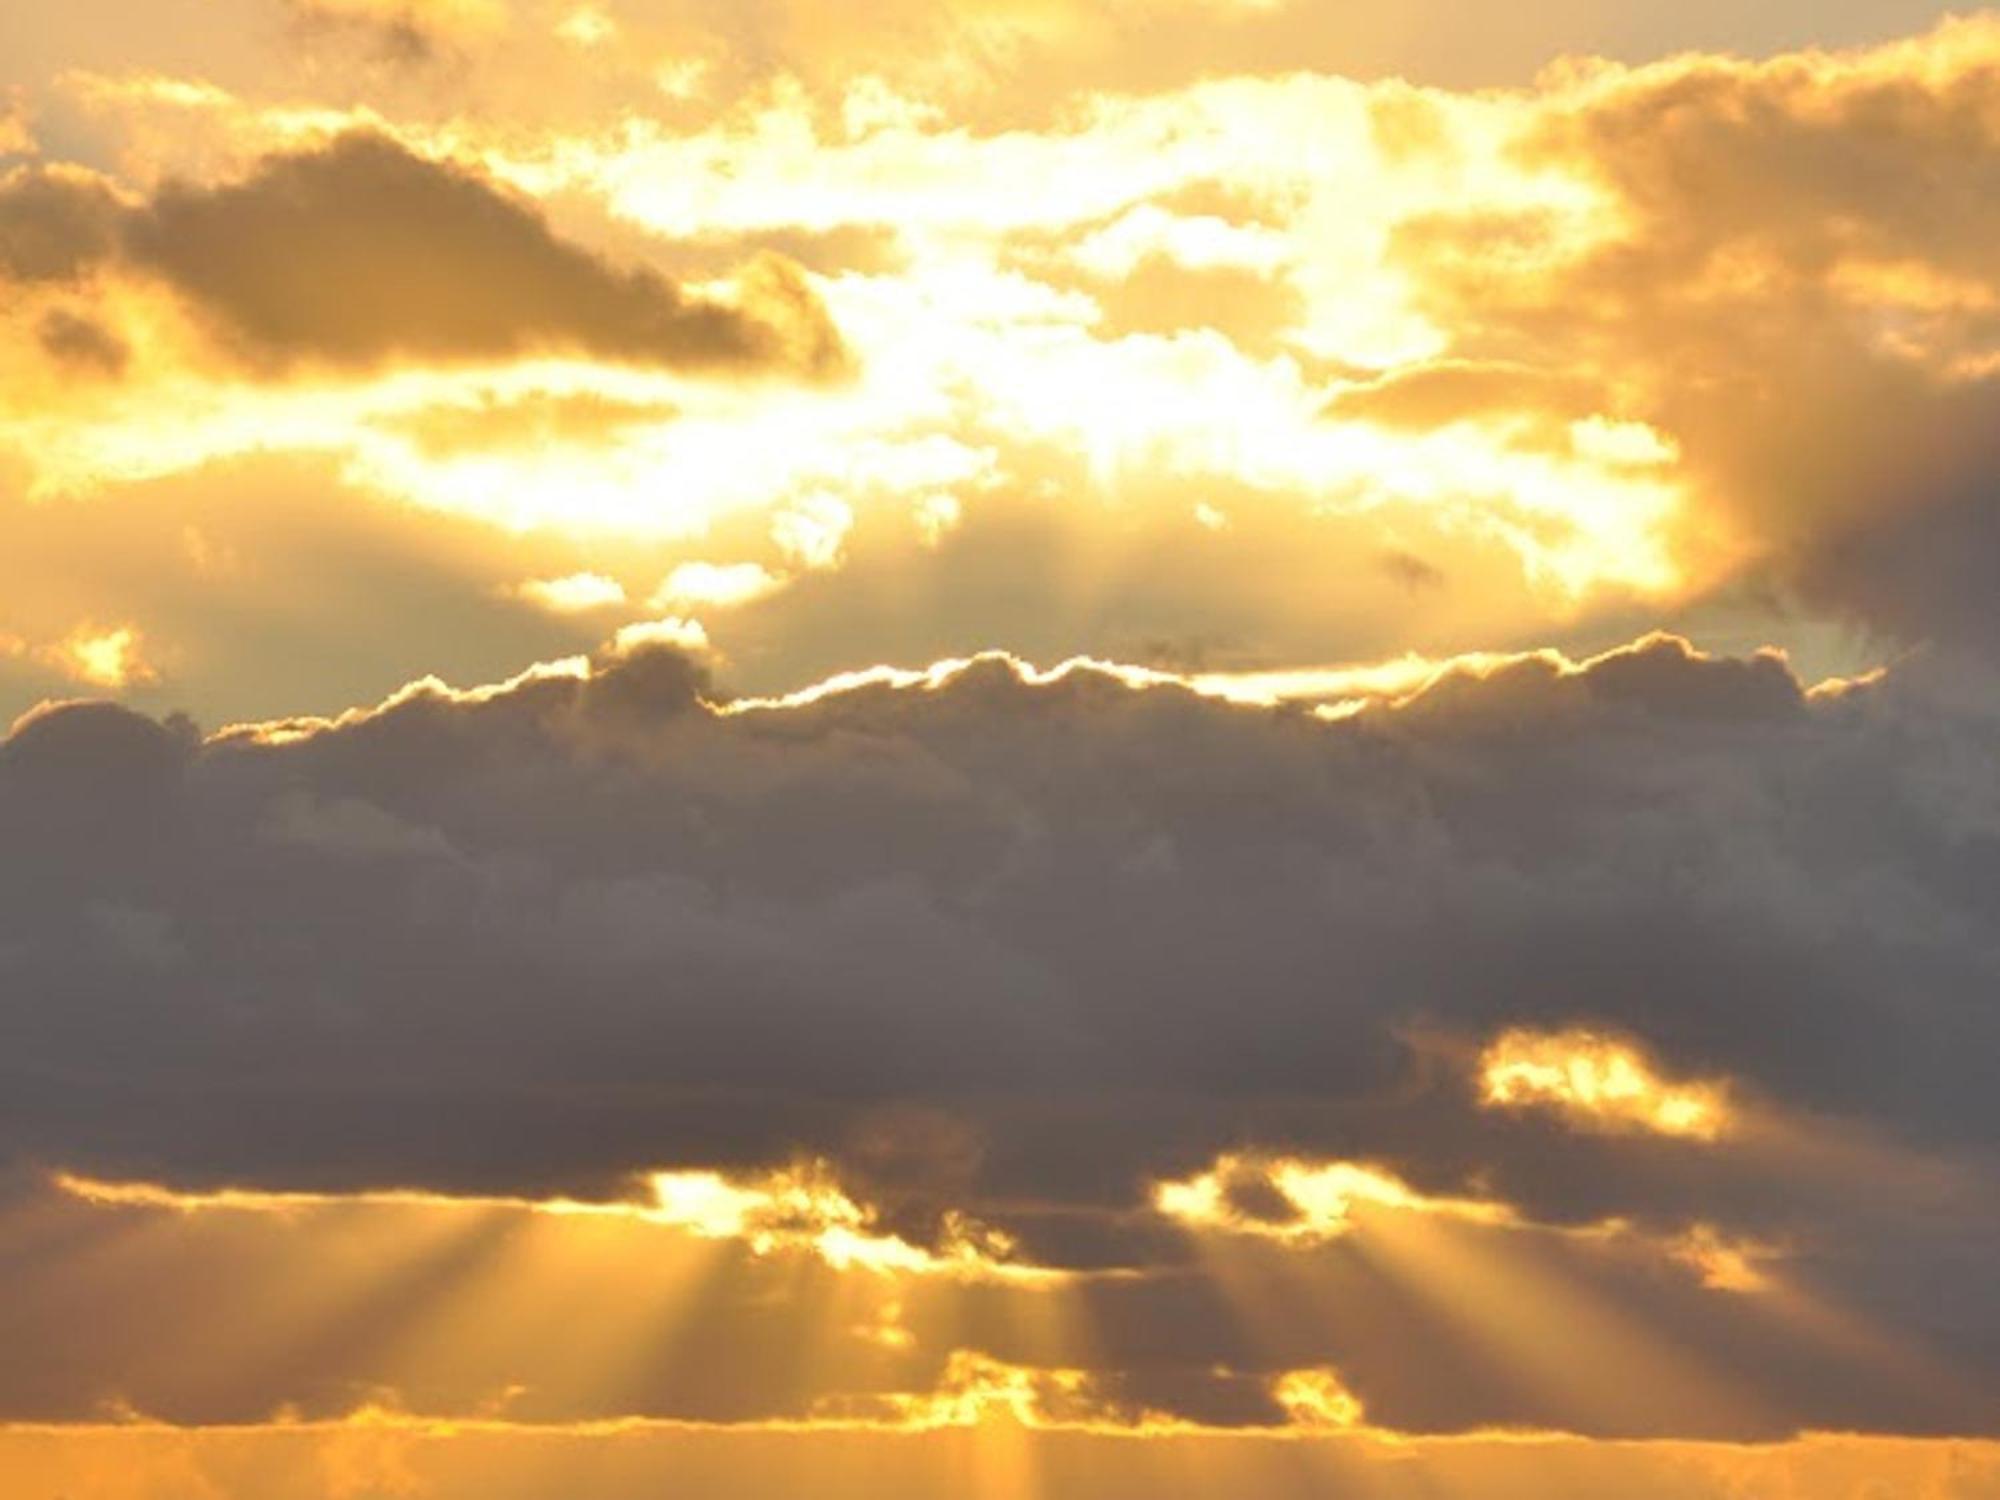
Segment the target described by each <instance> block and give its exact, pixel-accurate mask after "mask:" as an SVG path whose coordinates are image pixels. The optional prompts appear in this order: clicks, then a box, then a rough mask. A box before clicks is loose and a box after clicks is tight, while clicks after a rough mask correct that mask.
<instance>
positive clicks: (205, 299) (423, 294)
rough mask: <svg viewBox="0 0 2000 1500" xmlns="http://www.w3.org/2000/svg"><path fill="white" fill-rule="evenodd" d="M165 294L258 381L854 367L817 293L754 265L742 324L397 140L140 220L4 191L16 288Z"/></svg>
mask: <svg viewBox="0 0 2000 1500" xmlns="http://www.w3.org/2000/svg"><path fill="white" fill-rule="evenodd" d="M113 263H116V264H117V265H120V266H123V267H125V268H128V269H132V270H137V271H140V272H144V273H147V274H151V275H154V276H157V277H159V278H160V279H162V280H164V281H165V282H166V283H168V284H169V285H171V286H172V287H173V288H174V289H175V290H176V291H177V292H179V293H180V294H181V295H183V296H184V297H186V298H187V299H188V300H189V301H190V302H191V303H192V304H193V305H194V306H195V307H196V308H197V309H199V310H200V311H201V312H202V313H203V314H204V315H205V316H206V317H207V318H208V319H209V321H210V322H211V323H212V324H213V325H214V327H215V329H216V331H217V333H218V335H219V336H220V338H221V340H222V341H223V342H224V344H225V345H227V346H228V347H230V348H232V349H233V350H234V351H236V352H237V353H238V354H240V355H241V356H243V357H245V358H247V359H249V360H250V361H252V362H253V363H256V364H260V365H266V366H272V367H285V366H290V365H293V364H297V363H301V362H305V363H324V364H333V365H343V366H364V367H365V366H372V365H378V364H382V363H385V362H388V361H392V360H397V359H403V360H425V359H432V360H436V359H444V360H499V359H508V358H514V357H518V356H522V355H529V354H536V353H551V352H574V353H583V354H590V355H594V356H597V357H598V358H602V359H607V360H615V361H627V362H631V363H635V364H648V365H664V366H675V367H694V368H707V369H717V370H743V371H752V370H761V369H782V370H790V371H794V372H796V373H802V374H809V375H827V374H830V373H833V372H835V371H837V370H838V369H840V368H841V367H842V366H843V365H844V363H845V361H846V358H847V356H846V351H845V349H844V347H843V345H842V343H841V340H840V337H839V334H838V333H837V331H836V330H835V329H834V328H833V325H832V323H831V322H830V321H829V320H828V318H827V315H826V312H825V309H824V308H823V307H822V306H821V305H820V303H819V301H818V299H817V298H816V297H815V296H814V294H813V293H812V291H811V289H810V287H809V286H808V285H807V284H806V282H805V280H804V278H803V277H802V275H801V274H800V273H799V272H798V271H797V270H796V269H795V268H793V267H791V266H789V265H788V264H787V263H784V262H782V261H779V260H777V259H776V258H775V257H772V258H768V259H766V260H763V261H760V262H756V263H753V264H752V265H751V266H750V267H749V268H748V269H747V271H746V272H745V274H744V278H743V286H744V293H743V297H742V299H741V305H725V304H723V303H720V302H715V301H708V300H702V299H698V298H693V297H689V296H687V295H686V294H685V293H683V292H682V291H681V290H680V288H679V287H677V286H676V285H675V284H674V283H673V282H671V281H669V280H668V279H667V278H665V277H664V276H662V275H660V274H659V273H657V272H655V271H653V270H650V269H647V268H643V267H618V266H613V265H611V264H609V263H608V262H606V261H604V260H601V259H599V258H598V257H596V256H594V255H593V254H591V253H590V252H589V251H587V250H585V249H582V248H581V247H579V246H577V245H575V244H573V243H571V242H569V241H567V240H564V239H562V238H560V237H559V236H558V235H557V234H556V233H555V231H554V230H553V229H552V228H551V227H550V226H549V224H548V222H547V220H546V219H544V218H543V217H542V215H541V214H540V213H539V212H538V211H537V210H536V209H535V208H534V206H533V205H531V204H530V203H528V202H526V201H525V200H523V199H521V198H518V197H516V196H515V195H513V194H510V193H508V192H505V191H503V190H502V189H501V188H499V187H498V186H496V185H495V184H493V183H492V182H489V181H488V180H486V179H485V178H484V177H481V176H479V175H477V174H476V173H473V172H471V171H469V170H466V169H463V168H460V167H457V166H454V165H451V164H449V163H445V162H439V161H433V160H430V159H428V158H425V157H422V156H418V155H415V154H413V153H412V152H410V151H408V150H407V149H405V148H404V147H403V146H401V145H399V144H398V143H396V142H394V141H392V140H390V139H388V138H387V137H385V136H380V135H371V134H366V133H357V134H350V135H346V136H342V137H341V138H339V139H338V140H335V141H334V142H332V143H331V144H329V145H327V146H325V147H324V148H320V149H313V150H305V151H299V152H293V153H287V154H280V155H275V156H272V157H268V158H266V159H265V160H264V161H263V162H262V163H261V164H260V165H259V166H258V167H257V169H256V170H255V171H254V172H252V173H251V175H250V176H248V177H246V178H244V179H243V180H241V181H238V182H233V183H226V184H222V185H219V186H197V185H193V184H189V183H178V182H176V183H168V184H167V185H166V186H164V187H162V188H161V189H160V190H159V191H158V192H157V193H156V194H155V195H154V196H153V198H152V199H151V200H150V201H149V202H146V203H144V204H143V205H140V206H138V207H135V208H124V207H122V206H121V205H120V204H119V203H118V202H117V200H116V199H115V198H114V197H113V196H112V195H111V194H110V192H109V191H108V190H107V189H106V188H105V187H104V186H103V185H102V184H100V183H98V182H96V181H94V180H92V179H89V178H87V177H82V176H75V177H72V176H65V175H61V174H58V173H53V172H46V171H44V172H24V173H17V174H16V175H15V176H14V177H13V178H11V179H9V180H8V182H7V183H6V184H5V185H4V187H0V271H4V272H6V273H7V274H9V275H12V276H13V277H15V278H16V279H20V280H25V281H73V280H75V279H77V278H79V277H81V276H83V275H84V274H86V273H87V272H90V271H91V270H93V269H96V268H99V267H102V266H106V265H109V264H113Z"/></svg>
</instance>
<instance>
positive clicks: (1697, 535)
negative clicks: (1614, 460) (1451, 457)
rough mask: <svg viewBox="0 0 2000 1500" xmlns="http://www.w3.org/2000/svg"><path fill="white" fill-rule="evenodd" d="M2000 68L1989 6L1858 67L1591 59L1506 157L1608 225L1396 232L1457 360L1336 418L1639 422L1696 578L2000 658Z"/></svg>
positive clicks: (1376, 390)
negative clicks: (1992, 588) (1553, 181)
mask: <svg viewBox="0 0 2000 1500" xmlns="http://www.w3.org/2000/svg"><path fill="white" fill-rule="evenodd" d="M1996 69H2000V28H1996V26H1995V25H1994V23H1993V22H1992V20H1991V18H1986V17H1981V18H1971V19H1966V20H1962V21H1957V22H1952V23H1947V24H1945V25H1943V26H1941V27H1939V28H1938V29H1937V30H1935V31H1933V32H1931V33H1929V34H1928V35H1925V36H1923V37H1919V38H1915V39H1912V40H1908V41H1902V42H1896V43H1891V44H1887V45H1883V46H1880V47H1877V48H1873V49H1868V50H1861V51H1855V52H1849V53H1831V54H1829V53H1801V54H1794V55H1788V56H1784V57H1780V58H1776V59H1772V60H1770V61H1767V62H1747V61H1741V60H1736V59H1727V58H1719V57H1706V56H1696V57H1687V58H1680V59H1674V60H1671V61H1667V62H1662V63H1657V64H1654V65H1651V66H1648V67H1643V68H1636V69H1619V68H1610V67H1602V68H1597V69H1581V70H1578V71H1577V72H1576V73H1575V74H1574V75H1573V78H1572V80H1571V82H1570V83H1569V85H1568V86H1567V87H1564V88H1558V89H1557V90H1555V91H1554V92H1553V93H1552V94H1551V95H1550V96H1549V97H1548V98H1547V100H1546V102H1545V103H1544V104H1542V105H1541V106H1539V107H1537V108H1536V109H1535V110H1534V111H1533V113H1532V115H1531V117H1530V123H1528V124H1527V125H1526V126H1525V128H1524V129H1523V130H1522V132H1521V134H1520V136H1519V142H1518V149H1519V151H1520V152H1521V154H1522V158H1523V159H1524V160H1525V161H1527V162H1530V163H1533V164H1535V165H1537V166H1540V167H1543V168H1546V169H1551V170H1554V171H1556V172H1559V173H1562V174H1565V175H1568V176H1572V177H1574V178H1575V179H1577V180H1579V181H1580V182H1582V183H1585V184H1588V185H1589V187H1590V189H1591V190H1592V191H1594V192H1595V193H1598V194H1600V195H1602V200H1603V201H1602V206H1601V208H1600V210H1599V211H1598V212H1597V213H1595V214H1594V215H1593V216H1591V217H1590V218H1589V219H1588V220H1587V221H1585V223H1584V225H1583V226H1582V229H1581V231H1579V226H1578V225H1577V224H1576V223H1575V222H1572V221H1568V220H1565V219H1563V218H1562V217H1561V216H1552V215H1548V214H1540V215H1538V214H1536V213H1534V212H1531V211H1519V212H1512V213H1509V212H1505V211H1495V210H1494V209H1493V208H1491V207H1489V206H1486V205H1480V206H1478V207H1475V208H1470V209H1468V210H1467V211H1464V212H1455V211H1446V212H1443V213H1439V214H1428V215H1423V216H1419V217H1418V218H1414V219H1412V220H1410V221H1407V222H1405V223H1404V224H1403V225H1402V226H1400V227H1399V229H1398V230H1397V232H1396V241H1395V243H1396V249H1395V250H1394V251H1393V252H1392V258H1393V259H1395V260H1397V261H1399V262H1400V263H1401V264H1402V265H1404V266H1405V268H1406V269H1407V270H1408V272H1409V273H1410V274H1411V276H1412V279H1413V280H1412V284H1413V286H1414V287H1415V288H1416V291H1417V298H1418V303H1419V305H1420V306H1421V307H1423V308H1424V309H1425V311H1426V313H1427V315H1428V316H1429V317H1431V318H1432V319H1433V321H1434V322H1435V323H1436V325H1437V326H1438V327H1439V328H1440V329H1441V330H1444V331H1445V332H1446V334H1447V337H1448V349H1447V351H1446V353H1445V357H1444V358H1443V359H1441V360H1439V361H1438V362H1436V363H1434V364H1432V365H1430V366H1428V367H1423V368H1416V369H1409V370H1404V371H1400V372H1397V373H1395V374H1393V375H1391V376H1388V377H1386V378H1384V379H1383V380H1380V381H1378V382H1376V383H1374V384H1373V385H1370V386H1367V387H1361V388H1357V389H1354V390H1351V391H1349V392H1347V393H1345V394H1343V395H1342V396H1341V397H1339V398H1338V399H1337V401H1336V409H1337V410H1341V411H1343V412H1346V413H1349V414H1352V415H1360V416H1365V417H1367V418H1369V419H1370V420H1377V421H1384V422H1389V423H1392V424H1395V423H1403V422H1408V421H1419V422H1433V421H1439V420H1453V419H1455V418H1456V417H1459V416H1463V415H1471V414H1473V413H1475V412H1476V411H1478V410H1480V409H1482V408H1484V409H1487V410H1511V411H1514V412H1517V413H1521V414H1526V415H1536V414H1541V415H1542V416H1544V417H1546V416H1548V415H1550V414H1566V415H1567V416H1568V417H1570V418H1572V419H1575V418H1582V417H1584V416H1586V415H1587V414H1589V413H1590V412H1591V411H1592V409H1593V408H1594V407H1595V408H1596V409H1597V410H1598V411H1599V413H1600V414H1612V415H1622V416H1625V417H1629V418H1635V419H1638V420H1642V421H1644V422H1647V423H1649V424H1651V425H1652V426H1653V427H1654V428H1655V429H1656V430H1657V431H1658V432H1659V433H1661V434H1663V435H1665V436H1666V437H1667V438H1668V439H1669V440H1671V441H1672V442H1673V443H1674V444H1675V445H1676V448H1677V450H1678V456H1679V457H1680V459H1681V460H1682V463H1681V467H1682V470H1683V472H1684V473H1685V474H1686V475H1687V477H1688V479H1689V481H1690V485H1691V489H1692V490H1693V492H1694V495H1695V497H1696V500H1697V502H1698V503H1695V504H1692V505H1690V506H1688V507H1687V508H1685V509H1684V510H1683V511H1682V513H1681V515H1680V516H1679V518H1678V524H1677V530H1678V532H1679V538H1678V542H1677V551H1678V552H1679V554H1680V555H1681V557H1682V559H1683V561H1684V566H1686V565H1691V571H1692V572H1694V573H1695V574H1696V575H1697V576H1699V575H1700V574H1701V573H1702V572H1703V571H1704V569H1703V565H1702V563H1701V561H1700V559H1702V558H1703V557H1704V556H1707V557H1710V558H1714V557H1717V556H1722V557H1727V556H1728V555H1729V554H1730V553H1732V552H1734V553H1735V554H1736V556H1737V558H1738V562H1739V565H1741V566H1744V567H1748V568H1749V569H1751V570H1753V571H1755V572H1758V573H1760V574H1761V575H1762V577H1763V578H1765V579H1766V580H1767V581H1768V582H1769V583H1770V584H1772V585H1773V586H1775V587H1777V588H1779V589H1782V590H1785V591H1789V592H1790V593H1791V594H1792V595H1794V596H1795V597H1797V598H1800V599H1802V600H1803V601H1804V603H1805V604H1806V605H1808V606H1809V607H1812V608H1816V609H1821V610H1826V611H1829V612H1832V613H1835V614H1838V615H1844V616H1846V617H1847V618H1850V619H1853V620H1857V621H1860V622H1861V623H1863V624H1864V625H1866V626H1867V627H1869V628H1871V629H1873V630H1875V631H1877V632H1878V633H1880V634H1881V635H1884V636H1887V637H1890V638H1894V639H1900V640H1903V641H1919V640H1925V639H1942V640H1945V641H1948V642H1951V643H1953V644H1955V645H1958V646H1971V647H1974V648H1977V649H1980V650H1982V651H1990V649H1991V648H1992V646H1993V645H1994V637H1993V633H1992V618H1993V617H1992V612H1991V611H1990V610H1989V609H1987V608H1986V607H1985V599H1986V593H1987V590H1986V587H1985V582H1984V578H1983V575H1982V574H1981V572H1980V570H1979V568H1978V566H1977V565H1976V564H1975V563H1973V561H1972V559H1975V558H1981V557H1984V556H1987V555H1989V554H1990V552H1991V540H1992V536H1993V533H1994V528H1995V526H1996V524H2000V522H1996V521H1995V514H1996V512H1995V509H1994V506H1993V504H1992V502H1991V498H1990V497H1991V495H1992V493H1993V482H1992V481H1993V478H1994V476H1995V475H1996V473H2000V453H1996V451H1995V447H1994V444H1993V442H1992V438H1991V434H1992V433H1993V431H1994V429H1995V423H1994V416H1995V410H1996V405H1995V403H1996V399H2000V398H1996V391H2000V386H1996V384H1995V365H1994V359H1993V351H1994V349H1995V348H1996V339H2000V281H1996V280H1995V274H1994V267H1993V264H1992V260H1991V256H1990V254H1989V253H1988V251H1987V248H1986V247H1987V246H1988V245H1989V244H1990V242H1991V238H1992V234H1993V229H1994V226H1993V223H1992V219H1993V210H1992V206H1991V205H1992V197H1993V195H1992V192H1991V190H1990V189H1991V183H1992V181H1993V179H1994V176H1995V172H1996V170H2000V135H1996V133H1995V131H1994V130H1993V128H1992V120H1991V117H1990V112H1989V111H1988V110H1987V108H1986V105H1985V102H1984V101H1985V100H1986V98H1987V96H1988V95H1989V94H1990V92H1991V90H1992V87H1993V79H1994V77H1995V74H1996ZM1555 351H1561V353H1560V354H1559V355H1558V354H1557V353H1556V352H1555ZM1593 387H1594V388H1595V393H1594V394H1593V391H1592V388H1593Z"/></svg>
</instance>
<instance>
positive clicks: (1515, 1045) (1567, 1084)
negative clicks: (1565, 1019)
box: [1479, 1029, 1733, 1142]
mask: <svg viewBox="0 0 2000 1500" xmlns="http://www.w3.org/2000/svg"><path fill="white" fill-rule="evenodd" d="M1479 1078H1480V1098H1481V1101H1482V1102H1483V1103H1484V1104H1486V1105H1488V1106H1491V1107H1494V1108H1503V1109H1548V1110H1553V1111H1555V1112H1556V1113H1558V1114H1560V1115H1561V1116H1562V1117H1563V1118H1564V1119H1565V1120H1567V1121H1568V1122H1569V1123H1570V1124H1572V1125H1575V1126H1577V1127H1579V1128H1581V1129H1586V1130H1611V1131H1617V1130H1638V1131H1649V1132H1652V1133H1654V1134H1658V1135H1666V1136H1679V1137H1684V1138H1686V1139H1689V1140H1695V1141H1703V1142H1712V1141H1715V1140H1718V1139H1720V1138H1721V1137H1722V1136H1724V1135H1726V1134H1727V1133H1729V1131H1730V1129H1731V1128H1732V1124H1733V1121H1732V1115H1731V1110H1730V1106H1729V1099H1728V1090H1727V1088H1726V1087H1725V1086H1724V1085H1722V1084H1720V1083H1710V1082H1685V1081H1674V1080H1670V1079H1667V1078H1665V1077H1663V1076H1662V1075H1661V1074H1660V1073H1659V1071H1658V1070H1657V1069H1656V1067H1655V1065H1654V1064H1653V1062H1652V1061H1651V1059H1649V1058H1648V1057H1647V1056H1646V1055H1645V1053H1644V1052H1642V1051H1641V1050H1640V1049H1639V1048H1638V1047H1637V1046H1636V1045H1634V1044H1632V1043H1630V1042H1623V1041H1619V1040H1617V1039H1615V1038H1612V1037H1608V1036H1605V1035H1602V1034H1600V1033H1598V1032H1593V1031H1587V1030H1582V1029H1573V1030H1569V1031H1559V1032H1537V1031H1528V1030H1518V1029H1517V1030H1513V1031H1507V1032H1504V1033H1502V1034H1501V1035H1500V1036H1498V1037H1496V1038H1495V1039H1494V1040H1493V1042H1492V1043H1491V1044H1490V1045H1488V1047H1487V1048H1486V1050H1485V1051H1484V1052H1483V1053H1482V1054H1481V1056H1480V1059H1479Z"/></svg>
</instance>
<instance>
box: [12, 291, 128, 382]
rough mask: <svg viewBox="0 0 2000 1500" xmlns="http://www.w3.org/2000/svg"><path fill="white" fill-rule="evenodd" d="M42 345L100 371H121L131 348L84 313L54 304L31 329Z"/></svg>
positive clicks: (57, 356)
mask: <svg viewBox="0 0 2000 1500" xmlns="http://www.w3.org/2000/svg"><path fill="white" fill-rule="evenodd" d="M35 335H36V337H37V338H38V339H39V340H40V341H41V345H42V348H43V349H44V350H45V351H46V352H47V353H48V354H49V355H50V356H51V357H53V358H55V359H58V360H60V361H62V362H63V363H64V364H66V365H70V366H73V367H77V368H81V369H88V370H95V371H96V372H97V373H98V374H100V375H117V374H120V373H121V372H123V370H124V369H125V365H126V362H127V361H128V360H129V359H131V357H132V351H131V349H130V348H129V347H128V346H127V345H126V343H125V341H124V340H123V339H121V338H120V337H119V336H118V335H117V334H115V333H113V332H112V331H111V330H110V329H109V328H106V327H105V326H104V325H103V324H102V323H100V322H98V321H97V320H96V319H95V318H93V317H91V316H90V315H89V314H87V313H78V312H71V311H69V310H68V309H66V308H60V307H59V308H54V309H52V310H51V311H50V312H49V313H48V314H46V315H45V316H44V317H43V318H42V321H41V322H40V324H38V325H37V327H36V329H35Z"/></svg>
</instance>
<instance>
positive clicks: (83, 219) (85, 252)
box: [0, 167, 124, 282]
mask: <svg viewBox="0 0 2000 1500" xmlns="http://www.w3.org/2000/svg"><path fill="white" fill-rule="evenodd" d="M123 212H124V210H123V207H122V205H121V204H120V203H119V201H118V199H117V198H116V197H115V196H114V195H113V194H112V193H111V191H110V190H109V189H108V188H106V187H105V186H104V185H103V184H102V183H101V182H99V181H98V180H97V179H96V178H94V177H91V176H90V175H88V174H87V173H82V172H70V171H64V170H63V169H61V168H51V167H24V168H21V169H18V170H16V171H15V172H13V173H11V174H9V175H8V176H7V177H6V178H4V179H0V275H5V276H7V277H9V278H11V279H13V280H15V281H25V282H39V281H71V280H74V279H76V278H77V277H79V276H81V275H83V274H84V273H85V272H87V271H89V270H91V269H92V268H93V267H95V266H97V265H98V264H100V263H101V262H102V261H104V260H105V259H107V258H108V257H109V256H110V255H111V254H112V253H113V252H114V250H115V249H116V246H117V242H118V228H119V224H120V221H121V218H122V216H123Z"/></svg>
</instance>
